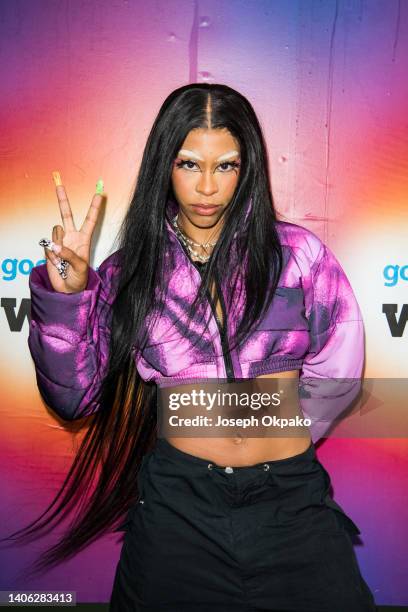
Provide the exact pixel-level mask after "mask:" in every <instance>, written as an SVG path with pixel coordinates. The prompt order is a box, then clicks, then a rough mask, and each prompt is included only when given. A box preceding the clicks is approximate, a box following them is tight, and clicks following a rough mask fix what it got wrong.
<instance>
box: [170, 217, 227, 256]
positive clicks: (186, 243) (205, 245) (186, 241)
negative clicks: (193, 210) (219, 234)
mask: <svg viewBox="0 0 408 612" xmlns="http://www.w3.org/2000/svg"><path fill="white" fill-rule="evenodd" d="M172 224H173V226H174V229H175V230H176V234H177V236H178V237H179V238H180V240H181V242H182V243H183V244H184V246H185V247H186V248H187V250H188V252H189V254H190V256H192V257H197V259H198V260H199V261H201V262H202V263H206V262H207V261H208V260H209V259H210V257H211V255H201V253H198V252H197V251H195V250H194V249H193V246H198V247H203V248H208V247H213V246H215V245H216V244H217V241H215V242H205V243H203V244H202V243H200V242H194V241H193V240H191V238H189V237H188V236H186V235H185V234H184V232H183V231H182V230H181V228H180V227H179V224H178V213H177V215H176V216H175V217H174V218H173V221H172Z"/></svg>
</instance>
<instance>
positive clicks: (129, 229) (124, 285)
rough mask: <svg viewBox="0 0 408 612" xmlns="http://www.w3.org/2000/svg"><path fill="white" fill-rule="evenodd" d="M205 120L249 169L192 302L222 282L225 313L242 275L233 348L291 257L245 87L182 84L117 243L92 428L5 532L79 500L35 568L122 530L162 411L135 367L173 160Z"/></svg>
mask: <svg viewBox="0 0 408 612" xmlns="http://www.w3.org/2000/svg"><path fill="white" fill-rule="evenodd" d="M197 128H203V129H227V130H229V132H230V133H231V134H232V136H233V137H234V138H236V139H237V141H238V142H239V145H240V148H241V172H240V176H239V180H238V184H237V188H236V190H235V193H234V195H233V198H232V200H231V201H230V203H229V205H228V207H227V208H226V210H225V214H224V217H225V219H224V223H223V226H222V231H221V233H220V235H219V238H218V240H217V243H216V246H215V248H214V251H213V253H212V256H211V258H210V260H209V265H208V266H207V270H206V272H205V273H204V274H203V277H202V282H201V286H200V288H199V290H198V292H197V296H196V299H195V302H194V304H193V306H192V308H195V307H196V305H197V303H199V302H200V300H202V299H205V295H206V294H207V291H208V289H209V287H210V286H211V284H212V282H213V280H216V281H217V282H219V283H221V284H222V285H223V287H225V288H226V292H227V300H226V303H227V312H229V311H230V310H231V309H233V307H234V303H236V302H237V300H236V297H237V296H236V290H237V282H238V280H241V283H240V287H243V288H244V295H245V308H244V311H243V314H242V316H241V320H240V322H239V325H238V329H237V332H236V335H235V337H234V338H229V345H230V349H232V348H233V347H234V346H237V345H239V344H240V342H242V340H243V338H245V337H247V336H248V334H249V333H250V332H251V329H253V326H254V325H255V323H256V321H257V320H258V319H259V318H260V317H261V316H262V314H263V313H264V312H265V311H266V310H267V308H268V307H269V305H270V303H271V301H272V299H273V296H274V293H275V290H276V287H277V285H278V281H279V277H280V274H281V270H282V265H283V261H282V260H283V255H282V248H281V244H280V241H279V237H278V233H277V230H276V226H275V223H276V221H277V217H276V212H275V208H274V203H273V198H272V193H271V188H270V182H269V171H268V157H267V150H266V146H265V142H264V138H263V134H262V130H261V127H260V125H259V122H258V119H257V117H256V114H255V112H254V110H253V108H252V106H251V104H250V103H249V102H248V100H247V99H246V98H245V97H244V96H243V95H242V94H240V93H239V92H237V91H235V90H234V89H232V88H230V87H228V86H226V85H222V84H207V83H203V84H201V83H193V84H190V85H186V86H183V87H180V88H178V89H176V90H174V91H173V92H172V93H171V94H170V95H169V96H168V97H167V98H166V100H165V101H164V103H163V105H162V106H161V108H160V110H159V113H158V115H157V117H156V119H155V121H154V124H153V127H152V129H151V131H150V134H149V137H148V139H147V143H146V146H145V149H144V153H143V158H142V163H141V167H140V172H139V175H138V178H137V182H136V186H135V189H134V193H133V195H132V198H131V202H130V205H129V208H128V210H127V213H126V216H125V218H124V220H123V222H122V225H121V227H120V230H119V232H118V235H117V237H116V239H115V243H116V247H117V248H118V252H119V253H120V262H121V263H120V273H119V276H118V286H117V288H116V289H115V292H116V293H115V299H114V301H113V305H112V310H111V321H110V331H111V335H110V346H109V359H108V364H107V370H106V372H105V374H104V377H103V380H102V384H101V386H100V389H99V392H98V410H97V411H96V412H94V414H91V415H90V416H87V417H86V418H84V415H86V414H87V406H85V407H84V410H83V412H82V413H81V414H76V415H75V420H76V419H78V418H84V421H82V420H81V421H79V425H80V427H79V428H78V429H81V428H85V434H84V436H83V438H82V441H81V444H80V446H79V449H78V451H77V453H76V456H75V458H74V460H73V463H72V465H71V468H70V470H69V472H68V474H67V476H66V478H65V480H64V482H63V484H62V486H61V488H60V490H59V491H58V493H57V495H56V496H55V498H54V500H53V501H52V502H51V503H50V505H49V506H48V507H47V508H46V510H45V511H44V512H43V513H42V514H41V515H40V516H39V517H38V518H37V519H36V520H34V521H33V522H31V523H30V524H29V525H27V526H26V527H24V528H22V529H20V530H18V531H16V532H14V533H13V534H11V535H10V536H9V537H8V538H5V539H6V540H13V541H14V542H18V543H25V542H27V541H28V540H32V539H34V538H37V537H39V536H40V535H42V534H44V531H47V532H49V531H50V530H51V529H53V528H54V527H55V526H56V525H58V524H59V523H60V522H61V521H62V520H63V519H64V518H65V517H67V516H68V514H69V513H70V512H71V511H72V510H73V509H74V508H75V507H77V506H78V505H79V506H80V508H81V512H80V513H78V516H77V517H76V518H75V520H74V521H73V522H71V523H70V527H69V529H68V530H67V531H66V533H65V535H64V536H63V537H62V538H61V539H60V540H59V541H58V542H57V544H55V545H54V546H52V547H51V548H48V549H47V550H46V551H45V552H43V553H42V554H41V555H40V556H39V558H38V560H37V561H36V562H35V563H34V564H33V565H32V570H31V572H30V573H31V574H33V573H34V574H35V573H38V572H40V573H41V572H42V571H43V570H45V569H46V568H49V567H52V566H54V565H57V564H58V563H60V562H61V561H63V560H65V559H68V558H70V557H72V556H74V555H75V554H76V553H77V552H79V551H80V550H82V549H83V548H85V547H86V546H87V545H88V544H90V543H91V542H93V541H94V540H96V539H97V538H99V537H100V536H101V535H103V534H104V533H106V532H107V531H112V530H118V528H119V527H120V525H121V523H122V524H123V519H124V518H125V515H126V514H127V513H128V511H129V509H130V507H131V506H132V505H133V504H134V503H135V502H136V500H137V497H138V490H137V475H138V472H139V468H140V464H141V460H142V457H143V456H144V455H145V454H146V452H148V451H150V450H151V449H152V448H153V446H154V444H155V440H156V438H157V428H156V425H157V415H156V386H155V385H154V384H153V383H148V382H145V381H143V380H142V379H141V378H140V375H139V374H138V372H137V369H136V367H135V354H134V348H135V339H137V343H136V345H137V351H140V352H141V351H142V350H143V346H144V344H145V342H146V340H147V337H148V330H147V329H146V324H145V321H146V318H147V317H148V315H149V313H151V312H152V309H153V308H154V307H155V304H157V302H156V300H157V295H159V299H158V303H162V302H163V301H164V298H165V292H166V284H167V281H166V274H168V273H169V271H168V270H167V271H166V268H165V265H164V254H165V251H166V248H167V245H168V240H169V238H168V231H167V229H166V224H165V216H166V205H167V203H168V200H169V199H173V200H174V199H175V198H174V193H173V191H172V186H171V173H172V166H173V162H174V159H175V157H176V156H177V153H178V151H179V149H180V148H181V146H182V145H183V142H184V140H185V139H186V137H187V135H188V133H189V132H190V131H191V130H194V129H197ZM115 243H114V244H115ZM232 251H233V252H234V253H235V257H233V258H231V252H232ZM226 262H228V265H226ZM231 268H234V269H231ZM170 272H171V271H170ZM157 290H158V291H159V293H158V294H157V293H156V291H157ZM207 324H208V321H207ZM93 401H95V400H94V398H93ZM88 412H89V411H88Z"/></svg>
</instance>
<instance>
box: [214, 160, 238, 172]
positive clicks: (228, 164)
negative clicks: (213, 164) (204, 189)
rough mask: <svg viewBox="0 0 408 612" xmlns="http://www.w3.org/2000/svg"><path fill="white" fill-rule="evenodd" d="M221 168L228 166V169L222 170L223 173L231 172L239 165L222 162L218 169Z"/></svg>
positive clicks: (233, 162) (234, 162)
mask: <svg viewBox="0 0 408 612" xmlns="http://www.w3.org/2000/svg"><path fill="white" fill-rule="evenodd" d="M221 166H230V168H229V169H228V168H226V169H225V170H223V172H230V171H231V170H235V168H239V163H238V162H236V161H232V162H223V163H222V164H220V165H219V166H218V167H219V168H221Z"/></svg>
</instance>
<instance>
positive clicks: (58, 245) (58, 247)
mask: <svg viewBox="0 0 408 612" xmlns="http://www.w3.org/2000/svg"><path fill="white" fill-rule="evenodd" d="M61 248H62V247H61V245H60V244H54V246H53V247H52V250H53V251H54V253H61Z"/></svg>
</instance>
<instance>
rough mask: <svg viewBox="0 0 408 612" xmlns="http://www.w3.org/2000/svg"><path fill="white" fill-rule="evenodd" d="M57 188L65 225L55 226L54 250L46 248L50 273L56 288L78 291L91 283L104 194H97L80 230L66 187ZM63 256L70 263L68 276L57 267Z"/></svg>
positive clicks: (53, 236)
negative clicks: (93, 243) (95, 235)
mask: <svg viewBox="0 0 408 612" xmlns="http://www.w3.org/2000/svg"><path fill="white" fill-rule="evenodd" d="M56 192H57V198H58V204H59V208H60V212H61V218H62V223H63V226H64V227H62V226H61V225H54V227H53V229H52V241H53V242H54V247H53V250H52V251H51V250H50V249H48V248H44V252H45V256H46V258H47V272H48V277H49V279H50V282H51V285H52V286H53V288H54V290H55V291H60V292H62V293H78V292H79V291H83V290H84V289H85V287H86V286H87V284H88V270H89V255H90V250H91V239H92V234H93V231H94V229H95V226H96V222H97V219H98V215H99V210H100V208H101V204H102V200H103V198H104V195H102V194H100V193H95V194H94V196H93V198H92V201H91V205H90V207H89V209H88V213H87V215H86V217H85V220H84V222H83V224H82V227H81V229H80V230H77V229H76V227H75V224H74V219H73V216H72V211H71V206H70V204H69V201H68V197H67V194H66V192H65V187H64V186H63V185H57V186H56ZM59 248H60V250H59V251H58V249H59ZM60 259H65V260H66V261H67V262H68V263H69V266H68V267H67V269H66V274H67V278H65V279H64V278H62V276H61V275H60V273H59V272H58V269H57V267H56V265H57V264H58V262H59V261H60Z"/></svg>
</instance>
